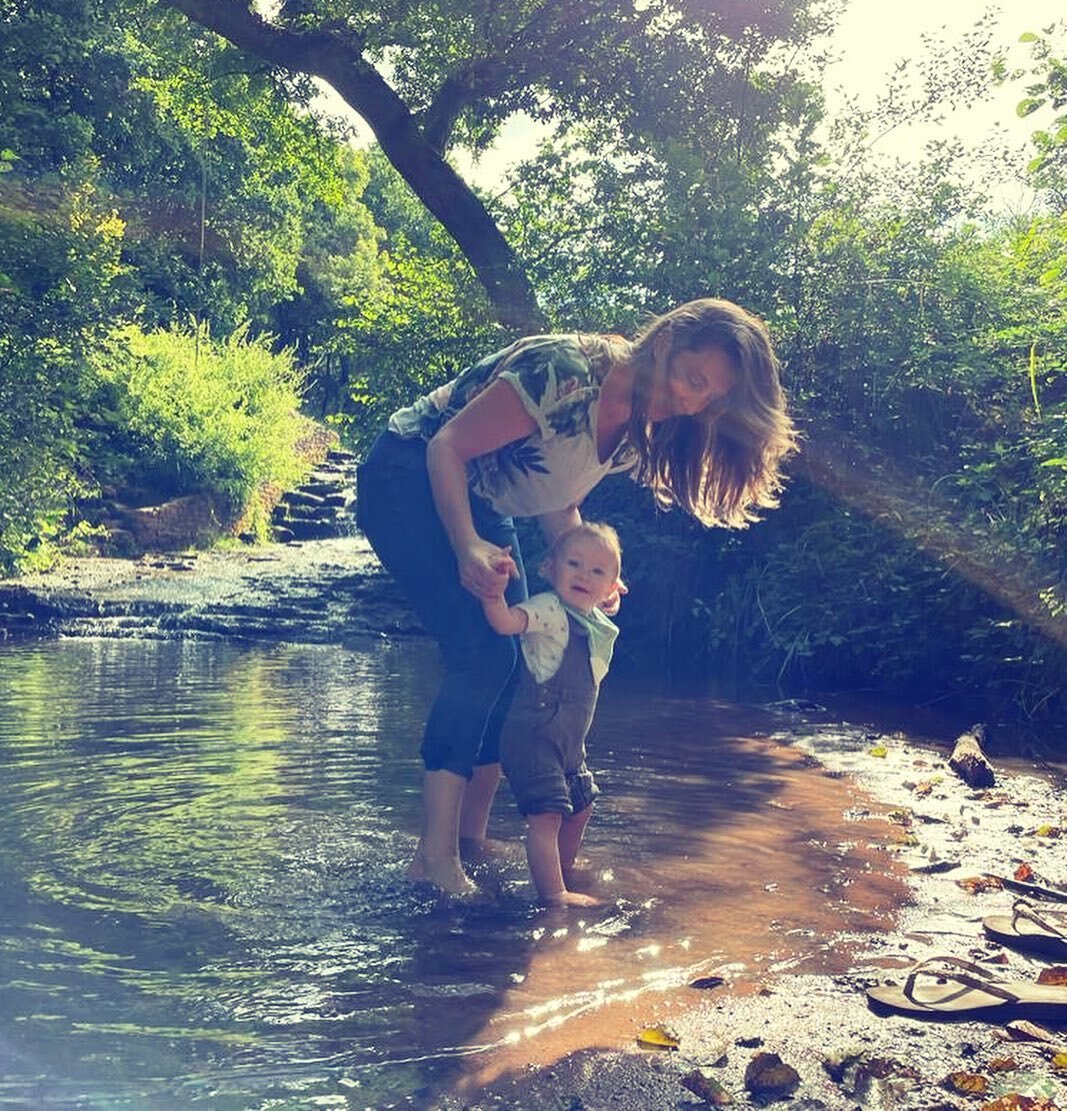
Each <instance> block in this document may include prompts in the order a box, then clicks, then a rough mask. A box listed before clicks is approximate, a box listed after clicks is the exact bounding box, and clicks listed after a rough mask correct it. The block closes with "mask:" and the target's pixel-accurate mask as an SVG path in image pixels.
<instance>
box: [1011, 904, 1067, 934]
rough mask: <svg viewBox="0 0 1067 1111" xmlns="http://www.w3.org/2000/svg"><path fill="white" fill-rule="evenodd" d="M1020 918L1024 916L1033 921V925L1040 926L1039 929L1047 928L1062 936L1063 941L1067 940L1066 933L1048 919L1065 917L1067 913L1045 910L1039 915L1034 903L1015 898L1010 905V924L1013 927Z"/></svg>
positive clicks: (1066, 917)
mask: <svg viewBox="0 0 1067 1111" xmlns="http://www.w3.org/2000/svg"><path fill="white" fill-rule="evenodd" d="M1020 918H1025V919H1027V920H1028V921H1030V922H1033V923H1034V925H1035V926H1040V927H1041V929H1043V930H1048V932H1049V933H1050V934H1055V935H1056V936H1057V937H1062V938H1063V940H1064V941H1067V933H1064V931H1063V930H1062V929H1060V927H1059V926H1057V925H1055V924H1054V923H1052V922H1050V921H1049V919H1050V918H1059V919H1061V920H1064V919H1067V915H1064V914H1063V913H1061V912H1059V911H1045V914H1044V915H1041V914H1038V913H1037V911H1036V910H1035V909H1034V904H1033V903H1031V902H1030V901H1029V900H1027V899H1016V900H1015V902H1014V903H1012V905H1011V924H1012V927H1013V928H1014V926H1015V923H1016V922H1018V921H1019V919H1020Z"/></svg>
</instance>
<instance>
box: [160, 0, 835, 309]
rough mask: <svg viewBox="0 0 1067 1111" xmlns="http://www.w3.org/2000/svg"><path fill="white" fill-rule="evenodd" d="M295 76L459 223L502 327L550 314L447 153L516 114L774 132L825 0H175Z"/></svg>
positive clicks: (693, 135) (724, 139) (608, 124)
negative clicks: (346, 108)
mask: <svg viewBox="0 0 1067 1111" xmlns="http://www.w3.org/2000/svg"><path fill="white" fill-rule="evenodd" d="M165 2H166V3H167V4H169V5H170V6H172V7H174V8H176V9H178V10H179V11H181V12H184V13H185V14H186V15H187V16H188V17H189V18H190V19H192V20H195V21H196V22H197V23H200V24H202V25H203V26H205V27H208V28H210V29H211V30H213V31H216V32H218V33H219V34H220V35H222V36H224V37H225V38H227V39H229V41H230V42H232V43H234V44H235V45H236V46H238V47H240V48H241V49H242V50H244V51H246V52H248V53H249V54H251V55H254V56H257V57H259V58H261V59H264V60H266V61H267V62H269V63H270V64H271V65H273V66H275V67H277V68H278V69H279V70H280V71H281V72H282V73H284V74H305V75H313V76H315V77H318V78H321V79H323V80H325V81H326V82H328V83H329V84H330V85H332V86H333V88H334V89H336V90H337V92H338V93H339V94H340V95H341V96H342V97H343V98H344V99H345V100H346V101H347V103H348V104H349V105H350V106H351V107H352V108H353V109H355V111H356V112H358V113H359V114H360V116H362V117H363V119H364V120H366V121H367V123H368V124H369V125H370V127H371V129H372V130H373V132H374V135H375V137H376V138H377V140H378V143H379V144H380V146H381V148H382V150H383V151H384V152H385V154H386V156H387V157H388V159H389V161H390V162H391V163H392V164H393V165H394V166H395V167H396V169H397V170H398V171H399V173H400V174H401V176H402V177H403V178H404V179H405V180H406V181H407V182H408V184H409V185H410V186H411V188H412V189H413V190H414V192H415V193H416V194H417V196H418V197H419V199H420V200H421V201H422V203H423V204H425V205H426V207H427V208H428V209H429V210H430V211H431V212H432V213H433V214H434V216H435V217H436V218H437V219H438V220H439V221H440V222H441V224H442V225H443V226H444V227H445V228H446V229H447V231H448V232H449V234H450V235H451V236H452V237H453V238H454V239H455V241H456V242H457V243H458V244H459V246H460V249H461V250H462V251H463V253H464V255H465V256H466V257H467V259H468V260H469V261H470V264H471V266H472V267H473V268H474V271H475V273H476V274H477V275H478V277H479V279H480V280H481V282H482V283H483V285H484V286H485V289H486V291H487V293H488V295H489V298H490V301H491V303H492V305H493V307H494V311H495V312H496V314H497V316H498V318H499V319H500V320H501V322H502V323H505V324H506V325H509V326H514V327H519V328H530V327H537V326H540V325H541V324H542V322H543V315H542V312H541V309H540V308H539V306H538V303H537V300H536V297H535V294H534V289H533V286H532V283H531V281H530V278H529V275H528V273H527V272H526V269H525V266H524V264H523V262H522V261H521V260H520V259H519V258H518V257H517V256H516V253H515V251H514V249H513V248H512V246H511V245H510V244H509V242H508V241H507V239H506V238H505V236H504V234H503V233H502V232H501V229H500V227H499V225H498V223H497V222H496V221H495V220H494V219H493V217H492V216H491V214H490V213H489V211H488V210H487V207H486V205H485V204H484V203H483V201H482V200H481V198H480V197H479V196H478V195H477V194H476V192H475V191H474V190H472V189H471V188H470V187H469V186H468V185H467V184H466V183H465V182H464V181H463V180H462V178H461V177H460V176H459V174H458V173H457V172H456V171H455V170H454V169H453V168H452V166H451V165H450V164H449V163H448V161H447V158H446V155H447V153H448V150H449V148H450V146H452V145H455V144H460V143H462V144H464V145H466V146H469V147H471V148H473V149H476V150H477V149H480V148H482V147H484V146H485V145H486V144H487V143H488V142H490V141H491V139H492V137H493V136H494V135H495V134H496V133H497V130H498V129H499V127H500V125H501V124H502V123H503V121H504V120H506V119H507V118H508V117H509V116H511V115H512V114H513V113H515V112H517V111H526V112H528V113H531V114H533V115H535V116H537V117H539V118H542V119H555V120H557V121H559V122H560V124H561V125H562V126H567V125H568V124H571V123H574V122H576V121H585V122H586V123H588V122H589V121H596V122H597V124H598V125H599V126H600V127H601V128H602V129H603V131H604V133H605V134H607V135H610V134H612V133H620V134H622V135H625V136H626V137H627V139H628V141H629V142H630V143H631V144H632V145H633V147H634V148H635V149H639V148H641V147H642V146H643V145H644V144H646V143H648V142H649V141H655V140H656V139H657V138H662V137H663V136H664V134H665V133H666V132H668V131H669V132H670V133H671V134H672V135H673V136H675V137H676V138H677V139H680V140H681V141H683V142H688V143H691V144H695V145H700V146H705V147H708V148H711V149H712V150H720V151H725V150H727V149H728V144H730V143H732V144H734V150H733V151H732V153H734V154H735V155H736V153H737V148H738V147H739V146H743V145H744V144H746V143H749V142H752V141H758V137H759V136H761V135H764V136H765V135H766V134H768V133H769V132H770V131H772V130H773V128H774V126H775V124H776V122H777V119H778V111H779V107H778V106H779V104H780V103H781V102H782V100H783V99H784V98H785V97H786V96H787V94H788V91H789V90H790V89H791V88H792V87H793V86H794V84H795V80H794V77H793V75H792V74H791V72H790V68H789V65H788V64H787V63H785V62H784V61H782V59H781V57H777V58H776V57H775V54H774V51H775V47H776V46H778V45H780V43H781V42H782V41H783V40H785V41H792V42H801V41H804V40H806V39H807V38H808V37H809V36H810V35H812V34H813V33H815V31H816V30H818V29H819V16H818V14H813V13H818V12H820V11H821V5H820V3H819V0H759V2H756V3H753V2H745V3H741V2H738V0H717V2H714V3H711V4H708V3H707V0H652V2H650V3H643V4H635V3H629V2H626V0H584V2H583V3H580V4H576V3H574V0H538V2H536V3H532V4H531V3H513V4H499V3H496V2H490V0H479V2H476V3H469V2H466V0H464V2H463V3H458V2H456V0H431V2H427V3H418V4H414V3H406V2H398V3H393V4H382V3H375V4H371V3H367V2H365V0H287V2H285V3H282V4H281V5H280V7H278V9H277V11H276V14H274V15H271V16H269V17H264V16H261V15H260V14H258V13H257V12H256V11H255V10H254V9H253V8H252V7H251V6H250V5H249V4H248V3H247V2H246V0H165Z"/></svg>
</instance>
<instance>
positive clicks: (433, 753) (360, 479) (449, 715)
mask: <svg viewBox="0 0 1067 1111" xmlns="http://www.w3.org/2000/svg"><path fill="white" fill-rule="evenodd" d="M470 502H471V515H472V517H473V520H474V528H475V530H476V531H477V533H478V535H479V536H481V537H482V538H483V539H484V540H488V541H489V542H490V543H492V544H496V545H498V546H499V547H501V548H510V549H511V556H512V558H513V559H514V560H515V565H516V566H517V567H518V569H519V577H518V578H517V579H512V580H511V582H510V583H509V584H508V587H507V591H506V594H505V597H506V599H507V602H508V604H509V605H514V604H515V603H516V602H521V601H523V599H525V598H526V597H527V587H526V573H525V570H524V568H523V563H522V556H521V554H520V552H519V541H518V537H517V535H516V533H515V525H514V522H513V521H512V519H511V518H510V517H504V516H501V515H500V514H499V513H497V512H496V511H495V510H494V509H493V508H492V507H491V506H490V505H489V503H488V502H486V501H485V500H484V499H482V498H480V497H478V496H477V495H475V494H473V493H472V494H471V499H470ZM356 521H357V523H358V525H359V527H360V529H361V530H362V532H363V533H364V535H365V536H366V537H367V539H368V540H369V541H370V543H371V546H372V547H373V548H374V550H375V552H376V553H377V555H378V558H379V559H380V560H381V562H382V564H383V566H384V567H385V569H386V570H387V571H388V572H389V573H390V574H391V575H392V576H393V578H394V579H396V581H397V582H398V583H399V584H400V586H401V588H402V589H403V590H404V592H405V593H406V594H407V596H408V598H409V600H410V601H411V604H412V607H413V608H414V610H415V613H416V614H417V616H418V618H419V620H420V621H421V622H422V624H423V626H424V627H425V629H426V631H427V632H428V633H429V634H430V635H431V636H432V637H434V639H435V640H436V641H437V643H438V644H439V645H440V647H441V653H442V655H443V657H444V664H445V675H444V679H443V680H442V682H441V687H440V689H439V690H438V692H437V697H436V698H435V699H434V703H433V706H432V707H431V709H430V713H429V716H428V717H427V719H426V727H425V731H424V734H423V739H422V748H421V753H422V760H423V764H424V765H425V767H426V770H427V771H450V772H454V773H455V774H456V775H462V776H466V777H467V778H468V779H469V778H470V777H471V773H472V770H473V768H474V765H476V764H494V763H496V762H497V761H498V760H499V759H500V730H501V727H502V726H503V724H504V719H505V718H506V716H507V712H508V707H509V706H510V704H511V699H512V696H513V695H514V693H515V682H516V680H517V676H518V672H517V669H516V666H515V665H516V662H517V660H518V647H517V639H516V638H515V637H507V636H501V635H500V634H499V633H497V632H495V631H494V630H493V629H492V628H491V627H490V625H489V623H488V621H486V618H485V613H484V611H483V610H482V604H481V602H480V601H479V600H478V599H477V598H475V597H474V595H473V594H471V593H470V592H469V591H468V590H466V589H465V588H464V587H463V585H462V584H461V583H460V581H459V568H458V565H457V563H456V556H455V553H454V552H453V551H452V545H451V544H450V543H449V541H448V534H447V533H446V532H445V529H444V526H443V525H442V524H441V519H440V518H439V517H438V515H437V508H436V506H435V505H434V501H433V492H432V490H431V488H430V478H429V474H428V473H427V470H426V442H425V441H424V440H422V439H418V438H416V439H409V440H405V439H401V438H400V437H399V436H397V435H395V434H394V433H392V432H383V433H382V434H381V435H380V436H379V437H378V438H377V440H375V442H374V444H373V446H372V447H371V450H370V451H369V452H368V454H367V457H366V459H365V460H364V462H363V463H362V464H361V465H360V467H359V471H358V475H357V479H356Z"/></svg>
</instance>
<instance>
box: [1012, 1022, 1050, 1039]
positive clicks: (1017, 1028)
mask: <svg viewBox="0 0 1067 1111" xmlns="http://www.w3.org/2000/svg"><path fill="white" fill-rule="evenodd" d="M1004 1029H1005V1030H1007V1031H1008V1033H1009V1034H1010V1035H1011V1039H1012V1041H1015V1042H1055V1041H1056V1040H1057V1038H1056V1035H1055V1034H1053V1033H1052V1031H1051V1030H1046V1029H1045V1028H1044V1027H1043V1026H1038V1025H1037V1023H1036V1022H1028V1021H1027V1020H1026V1019H1025V1018H1017V1019H1015V1020H1014V1021H1013V1022H1008V1023H1005V1026H1004Z"/></svg>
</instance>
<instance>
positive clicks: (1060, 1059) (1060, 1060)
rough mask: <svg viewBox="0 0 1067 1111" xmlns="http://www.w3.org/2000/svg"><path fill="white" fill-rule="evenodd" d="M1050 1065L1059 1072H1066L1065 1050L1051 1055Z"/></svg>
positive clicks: (1066, 1055) (1066, 1052)
mask: <svg viewBox="0 0 1067 1111" xmlns="http://www.w3.org/2000/svg"><path fill="white" fill-rule="evenodd" d="M1052 1067H1053V1068H1054V1069H1056V1070H1058V1071H1060V1072H1067V1051H1064V1052H1063V1053H1054V1054H1053V1055H1052Z"/></svg>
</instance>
